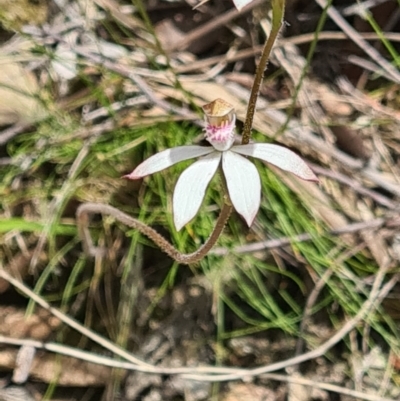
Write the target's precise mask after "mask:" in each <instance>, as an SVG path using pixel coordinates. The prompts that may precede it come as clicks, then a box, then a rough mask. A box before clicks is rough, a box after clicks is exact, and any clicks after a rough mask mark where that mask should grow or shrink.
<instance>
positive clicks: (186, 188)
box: [172, 152, 221, 231]
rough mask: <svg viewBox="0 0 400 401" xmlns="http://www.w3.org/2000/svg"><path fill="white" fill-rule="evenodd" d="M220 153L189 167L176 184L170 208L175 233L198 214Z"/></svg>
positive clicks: (206, 157)
mask: <svg viewBox="0 0 400 401" xmlns="http://www.w3.org/2000/svg"><path fill="white" fill-rule="evenodd" d="M220 160H221V153H220V152H213V153H211V154H210V155H207V156H205V157H202V158H201V159H200V160H198V161H197V162H195V163H193V164H192V165H191V166H189V167H188V168H187V169H186V170H185V171H184V172H183V173H182V174H181V175H180V177H179V179H178V182H177V183H176V186H175V190H174V196H173V201H172V208H173V214H174V223H175V227H176V229H177V231H179V230H180V229H181V228H182V227H183V226H184V225H185V224H187V223H188V222H189V221H190V220H192V218H193V217H194V216H195V215H196V213H197V212H198V210H199V208H200V205H201V202H203V199H204V195H205V192H206V189H207V186H208V184H209V183H210V181H211V179H212V178H213V176H214V174H215V172H216V171H217V168H218V165H219V163H220Z"/></svg>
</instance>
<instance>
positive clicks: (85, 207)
mask: <svg viewBox="0 0 400 401" xmlns="http://www.w3.org/2000/svg"><path fill="white" fill-rule="evenodd" d="M96 213H99V214H102V215H109V216H112V217H114V219H115V220H117V221H119V222H121V223H123V224H125V225H127V226H128V227H131V228H134V229H136V230H139V231H140V232H141V233H142V234H143V235H145V236H146V237H148V238H150V239H151V240H152V241H154V243H155V244H156V245H157V246H159V247H160V249H161V250H162V251H164V252H165V253H166V254H167V255H168V256H170V257H171V258H172V259H174V260H175V261H177V262H178V263H181V264H186V265H188V264H191V263H195V262H198V261H199V260H201V259H203V258H204V256H206V255H207V253H208V251H209V250H210V249H211V248H212V247H213V246H214V245H215V243H216V242H217V240H218V238H219V236H220V235H221V232H222V230H223V229H224V227H225V224H226V222H227V221H228V219H229V216H230V215H231V213H232V206H231V205H228V204H227V203H224V205H223V207H222V209H221V213H220V215H219V217H218V220H217V223H216V225H215V227H214V230H213V232H212V233H211V235H210V236H209V237H208V239H207V241H206V242H205V243H204V244H203V245H202V246H201V247H200V248H199V249H198V250H197V251H195V252H193V253H181V252H179V251H178V250H177V249H176V248H175V247H174V246H173V245H172V244H171V243H170V242H168V241H167V240H166V239H165V238H164V237H163V236H162V235H160V234H159V233H158V232H157V231H156V230H154V229H153V228H151V227H149V226H148V225H146V224H144V223H142V222H141V221H139V220H137V219H135V218H134V217H131V216H129V215H127V214H126V213H123V212H121V211H120V210H119V209H116V208H115V207H112V206H109V205H105V204H102V203H83V204H82V205H80V206H79V207H78V209H77V211H76V216H77V223H78V230H79V234H80V236H81V238H82V241H83V246H84V250H85V252H86V253H87V254H89V255H91V256H102V255H104V254H105V253H106V250H105V249H101V248H97V247H95V246H94V245H93V241H92V237H91V235H90V232H89V215H91V214H96Z"/></svg>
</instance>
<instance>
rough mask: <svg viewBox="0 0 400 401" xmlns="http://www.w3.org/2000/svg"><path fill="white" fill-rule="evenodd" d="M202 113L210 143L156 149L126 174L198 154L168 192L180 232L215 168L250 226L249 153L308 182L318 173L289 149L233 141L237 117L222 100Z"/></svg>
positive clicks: (256, 202) (252, 177)
mask: <svg viewBox="0 0 400 401" xmlns="http://www.w3.org/2000/svg"><path fill="white" fill-rule="evenodd" d="M203 110H204V112H205V115H206V128H205V138H206V139H207V141H208V142H210V144H211V145H212V146H209V147H205V146H198V145H192V146H178V147H176V148H172V149H166V150H164V151H162V152H160V153H157V154H155V155H153V156H151V157H150V158H148V159H147V160H145V161H144V162H143V163H141V164H140V165H139V166H137V167H136V168H135V170H133V171H132V173H130V174H128V175H126V176H125V177H126V178H129V179H131V180H137V179H139V178H143V177H145V176H147V175H150V174H153V173H156V172H158V171H161V170H164V169H166V168H167V167H170V166H172V165H174V164H176V163H178V162H181V161H183V160H188V159H192V158H194V157H200V159H199V160H198V161H196V162H195V163H193V164H192V165H190V166H189V167H188V168H187V169H186V170H185V171H184V172H183V173H182V174H181V176H180V177H179V179H178V182H177V184H176V186H175V190H174V195H173V203H172V207H173V216H174V223H175V227H176V229H177V230H178V231H179V230H180V229H181V228H182V227H183V226H184V225H185V224H187V223H188V222H189V221H190V220H191V219H192V218H193V217H194V216H195V215H196V214H197V212H198V210H199V208H200V205H201V203H202V201H203V199H204V195H205V191H206V188H207V186H208V184H209V183H210V181H211V179H212V178H213V176H214V175H215V173H216V171H217V169H218V167H219V166H220V165H222V171H223V174H224V176H225V179H226V184H227V188H228V192H229V197H230V200H231V202H232V205H233V207H234V208H235V209H236V211H237V212H238V213H239V214H240V215H242V216H243V218H244V219H245V221H246V223H247V224H248V225H249V226H250V225H251V224H252V222H253V220H254V218H255V216H256V214H257V212H258V209H259V208H260V200H261V182H260V175H259V174H258V171H257V169H256V167H255V166H254V164H253V163H251V162H250V161H249V160H248V159H247V158H246V157H243V156H251V157H255V158H258V159H261V160H263V161H265V162H268V163H271V164H273V165H274V166H276V167H279V168H281V169H282V170H285V171H289V172H290V173H293V174H295V175H297V176H298V177H300V178H302V179H303V180H307V181H318V178H317V177H316V176H315V174H314V173H313V172H312V171H311V169H310V168H309V167H308V166H307V164H306V163H305V162H304V161H303V160H302V159H301V158H300V157H299V156H297V155H296V154H295V153H293V152H292V151H291V150H289V149H286V148H284V147H282V146H278V145H271V144H266V143H252V144H247V145H233V142H234V136H235V134H234V130H235V121H236V116H235V113H234V109H233V107H232V106H231V105H230V104H229V103H227V102H225V101H224V100H222V99H217V100H215V101H214V102H211V103H209V104H206V105H205V106H203Z"/></svg>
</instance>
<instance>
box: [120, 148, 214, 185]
mask: <svg viewBox="0 0 400 401" xmlns="http://www.w3.org/2000/svg"><path fill="white" fill-rule="evenodd" d="M213 151H214V149H213V148H212V147H211V146H210V147H204V146H198V145H192V146H178V147H176V148H172V149H166V150H163V151H162V152H159V153H156V154H155V155H153V156H151V157H149V158H148V159H146V160H145V161H144V162H143V163H141V164H139V165H138V166H137V167H136V168H135V170H133V171H132V173H130V174H127V175H124V178H129V179H130V180H137V179H139V178H142V177H145V176H146V175H150V174H153V173H157V172H158V171H161V170H164V169H166V168H167V167H171V166H172V165H174V164H176V163H179V162H181V161H183V160H188V159H193V158H194V157H199V156H204V155H207V154H209V153H211V152H213Z"/></svg>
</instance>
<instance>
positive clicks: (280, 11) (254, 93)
mask: <svg viewBox="0 0 400 401" xmlns="http://www.w3.org/2000/svg"><path fill="white" fill-rule="evenodd" d="M284 9H285V0H274V1H272V28H271V33H270V35H269V36H268V38H267V40H266V42H265V45H264V49H263V51H262V53H261V57H260V62H259V63H258V67H257V70H256V75H255V77H254V81H253V86H252V88H251V93H250V99H249V105H248V107H247V113H246V120H245V122H244V127H243V134H242V144H243V145H247V144H248V143H249V142H250V137H251V128H252V126H253V118H254V113H255V111H256V105H257V99H258V95H259V93H260V87H261V82H262V80H263V78H264V71H265V69H266V68H267V63H268V59H269V56H270V54H271V51H272V48H273V46H274V43H275V41H276V38H277V37H278V35H279V32H280V30H281V27H282V22H283V16H284Z"/></svg>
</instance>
